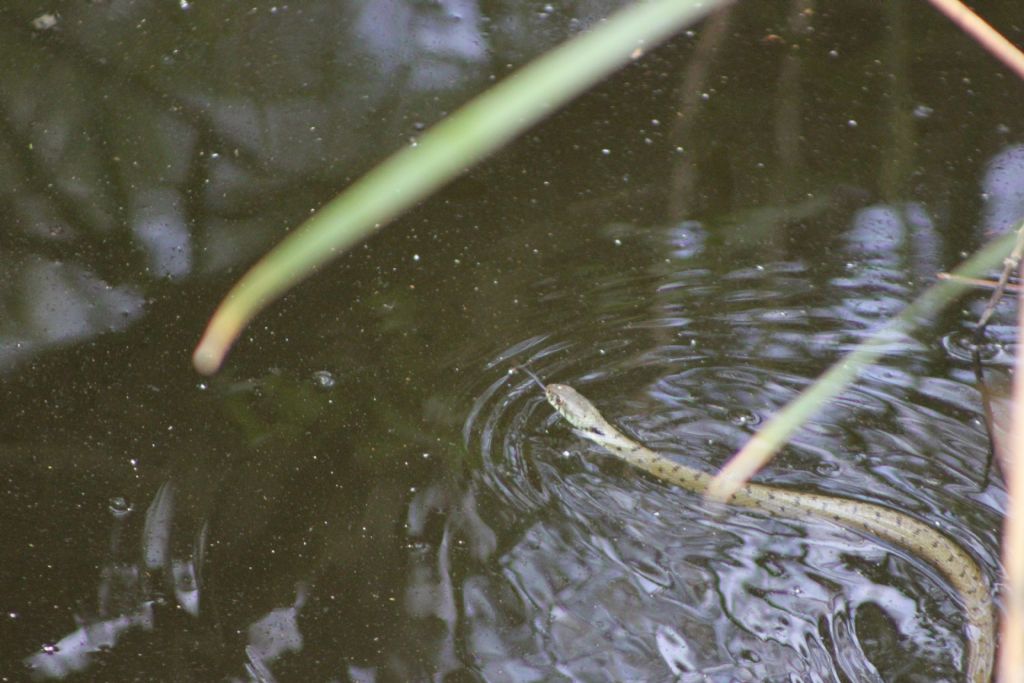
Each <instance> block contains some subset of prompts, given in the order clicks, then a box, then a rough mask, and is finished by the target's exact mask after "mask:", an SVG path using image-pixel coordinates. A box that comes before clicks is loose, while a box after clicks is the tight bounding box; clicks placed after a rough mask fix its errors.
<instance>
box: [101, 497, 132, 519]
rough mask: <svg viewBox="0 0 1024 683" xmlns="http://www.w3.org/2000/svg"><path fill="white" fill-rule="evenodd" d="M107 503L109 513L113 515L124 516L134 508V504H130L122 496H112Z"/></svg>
mask: <svg viewBox="0 0 1024 683" xmlns="http://www.w3.org/2000/svg"><path fill="white" fill-rule="evenodd" d="M107 505H108V506H109V508H110V513H111V514H112V515H114V517H124V516H126V515H128V514H130V513H131V511H132V510H134V509H135V506H134V505H132V504H131V502H130V501H129V500H128V499H127V498H125V497H124V496H113V497H112V498H111V499H110V500H109V501H107Z"/></svg>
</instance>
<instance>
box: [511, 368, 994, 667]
mask: <svg viewBox="0 0 1024 683" xmlns="http://www.w3.org/2000/svg"><path fill="white" fill-rule="evenodd" d="M522 369H523V370H524V371H526V372H527V373H528V374H529V375H530V376H531V377H533V379H534V380H535V381H536V382H537V383H538V384H540V386H541V388H543V389H544V395H545V397H546V398H547V400H548V402H549V403H550V404H551V405H552V407H553V408H554V409H555V410H556V411H557V412H558V414H559V415H561V416H562V417H563V418H565V420H566V421H567V422H569V424H571V425H572V426H573V427H574V428H575V429H576V431H577V432H578V433H579V434H580V435H581V436H583V437H584V438H586V439H589V440H590V441H592V442H594V443H595V444H597V445H598V446H600V447H601V448H603V449H605V450H606V451H608V452H610V453H611V454H612V455H615V456H616V457H618V458H621V459H622V460H624V461H626V462H627V463H629V464H630V465H633V466H635V467H638V468H640V469H642V470H644V471H646V472H649V473H650V474H653V475H654V476H656V477H658V478H659V479H661V480H663V481H666V482H668V483H670V484H675V485H676V486H680V487H682V488H684V489H688V490H690V491H693V492H696V493H703V492H704V490H705V489H706V488H707V486H708V484H709V483H710V481H711V475H710V474H708V473H707V472H703V471H701V470H698V469H694V468H692V467H687V466H686V465H682V464H679V463H678V462H676V461H675V460H673V459H672V458H670V457H668V456H665V455H662V454H660V453H656V452H655V451H652V450H650V449H649V448H647V447H645V446H643V445H642V444H639V443H637V442H636V441H634V440H632V439H630V438H629V437H627V436H626V435H625V434H623V433H622V432H620V431H619V430H618V429H616V428H615V427H614V426H612V424H611V423H610V422H608V420H606V419H605V418H604V416H603V415H601V413H600V411H598V409H597V408H595V407H594V404H592V403H591V402H590V401H589V400H587V399H586V398H585V397H584V396H583V395H582V394H580V393H579V392H578V391H576V390H575V389H573V388H572V387H570V386H567V385H565V384H547V385H545V384H544V383H543V382H541V381H540V379H539V378H538V377H537V376H536V375H534V374H533V373H532V372H529V370H526V368H522ZM729 502H730V503H731V504H733V505H738V506H741V507H745V508H751V509H754V510H760V511H763V512H766V513H768V514H772V515H779V516H784V517H789V518H795V519H800V518H804V517H815V518H819V519H824V520H828V521H830V522H835V523H838V524H841V525H844V526H846V527H848V528H851V529H854V530H857V531H861V532H864V533H866V534H870V535H872V536H875V537H877V538H880V539H882V540H884V541H888V542H890V543H893V544H895V545H898V546H900V547H901V548H904V549H905V550H907V551H908V552H910V553H912V554H913V555H915V556H917V557H920V558H923V559H924V560H927V562H928V563H929V564H931V565H932V566H933V567H935V568H936V569H938V570H939V572H941V573H942V575H943V576H944V577H946V579H947V580H948V581H949V582H950V583H951V584H952V585H953V587H954V588H955V589H956V592H957V594H958V595H959V598H960V602H961V603H962V606H963V609H964V613H965V614H966V617H967V623H966V625H965V631H966V640H967V661H966V665H967V666H966V668H967V672H966V673H967V680H968V681H969V682H970V683H990V682H991V679H992V666H993V659H994V656H995V642H996V636H995V608H994V606H993V603H992V597H991V593H990V590H989V586H988V581H987V580H986V578H985V575H984V573H983V572H982V570H981V568H980V567H979V566H978V563H977V562H975V561H974V558H972V557H971V556H970V555H969V554H968V553H967V551H966V550H964V549H963V548H962V547H961V546H960V545H959V544H957V543H956V542H954V541H953V540H952V539H950V538H949V537H948V536H946V535H945V534H943V533H941V532H939V531H937V530H935V529H934V528H932V527H931V526H929V525H927V524H925V523H924V522H921V521H919V520H917V519H915V518H913V517H911V516H909V515H907V514H905V513H903V512H897V511H896V510H891V509H889V508H886V507H882V506H881V505H875V504H873V503H865V502H861V501H856V500H852V499H849V498H841V497H838V496H828V495H821V494H814V493H804V492H801V491H794V490H791V489H785V488H776V487H774V486H766V485H764V484H748V485H746V486H744V487H743V488H741V489H740V490H739V491H738V492H737V493H736V494H735V495H734V496H733V498H732V499H731V500H730V501H729Z"/></svg>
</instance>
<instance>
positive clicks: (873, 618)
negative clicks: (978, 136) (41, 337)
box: [465, 209, 1001, 681]
mask: <svg viewBox="0 0 1024 683" xmlns="http://www.w3.org/2000/svg"><path fill="white" fill-rule="evenodd" d="M899 213H900V212H899V211H898V210H895V209H894V210H893V212H892V213H885V212H883V213H882V215H884V216H892V215H898V214H899ZM865 216H866V214H865ZM860 220H865V218H862V219H860ZM861 224H866V223H861V222H859V220H858V221H855V226H856V225H861ZM870 224H871V225H872V226H874V227H875V228H877V227H879V226H883V225H884V226H888V229H895V230H898V231H902V230H904V229H906V225H907V224H905V223H903V222H901V221H892V220H888V219H886V220H885V221H881V222H879V220H876V219H872V222H871V223H870ZM697 227H698V226H695V225H693V224H688V225H687V226H685V228H684V230H685V232H686V235H685V241H686V243H687V244H700V243H701V239H700V238H699V237H698V238H697V239H694V238H693V237H692V233H693V231H694V230H695V229H697ZM913 229H914V230H915V231H917V233H916V234H917V235H918V236H917V237H915V238H914V239H916V240H920V239H922V238H921V237H920V230H921V228H920V226H918V227H915V228H913ZM856 235H857V228H856V227H855V229H854V232H853V233H852V237H851V242H850V244H851V246H850V247H849V248H850V250H851V251H850V254H849V257H850V258H851V259H853V258H857V260H858V265H856V266H854V268H853V269H852V270H853V275H852V276H851V269H849V268H847V269H846V272H845V273H842V274H841V275H839V276H838V277H839V279H841V282H842V285H841V286H840V287H836V288H828V289H827V290H818V289H817V288H816V287H815V282H816V281H819V280H820V278H821V274H819V273H815V271H814V269H813V268H811V267H809V266H807V265H804V264H801V263H799V262H783V263H761V264H758V265H757V266H756V267H754V268H749V269H740V270H735V271H731V272H719V271H717V270H715V269H707V268H702V267H701V266H702V265H704V264H703V262H702V258H701V255H700V254H699V253H695V252H694V251H693V250H692V249H689V250H687V251H685V253H684V258H685V259H687V262H686V267H685V268H679V269H677V268H673V267H672V265H671V264H665V267H662V268H658V267H655V268H654V269H653V270H649V271H648V272H646V273H635V274H633V275H632V276H629V277H620V278H618V279H610V280H606V281H603V282H601V283H596V284H595V285H594V287H593V288H592V290H591V291H589V292H588V298H590V300H592V301H596V302H598V303H597V304H596V306H597V308H598V309H599V310H600V313H599V314H594V315H589V316H588V317H587V318H586V320H585V321H579V322H578V323H577V324H576V325H572V326H568V329H566V330H565V331H562V330H559V332H557V333H552V334H549V335H546V336H543V337H533V338H530V339H528V340H524V341H523V342H521V343H519V344H517V345H515V346H513V347H510V348H509V349H508V350H507V351H505V352H503V353H500V354H498V356H497V358H498V359H500V360H499V361H496V362H495V369H500V368H502V367H504V368H506V370H507V369H508V367H509V365H510V364H511V363H512V362H518V363H524V364H526V365H528V366H529V367H530V368H532V369H533V370H535V371H536V372H538V373H539V374H541V375H542V376H543V377H545V378H546V379H547V380H548V381H566V382H569V383H571V384H573V385H574V386H577V387H578V388H580V389H581V391H583V392H584V393H585V394H586V395H588V396H591V397H593V398H595V399H597V402H598V404H599V406H600V407H601V408H602V410H603V411H604V412H605V413H606V415H613V416H615V422H616V423H617V424H618V425H619V426H621V427H623V428H624V429H625V430H626V431H627V432H629V433H630V434H632V435H633V436H635V437H637V438H639V439H640V440H642V441H644V442H645V443H647V444H648V445H650V446H651V447H653V448H656V449H658V450H662V451H665V452H669V453H672V454H674V455H675V456H676V457H678V458H679V459H681V460H682V461H684V462H687V463H688V464H692V465H694V466H697V467H701V468H703V469H706V470H707V469H711V468H713V467H715V466H717V465H719V464H721V462H722V461H723V460H724V459H725V458H726V457H727V456H728V455H729V454H731V453H732V452H734V451H735V449H736V448H738V447H739V446H740V445H741V444H742V443H743V442H744V441H745V440H746V439H748V438H749V436H750V434H751V433H752V432H753V431H754V429H756V426H757V424H758V423H759V422H760V421H761V420H763V419H764V418H765V417H766V416H767V415H769V414H770V413H772V412H774V411H775V410H777V409H778V408H780V407H781V406H782V405H784V404H785V403H786V402H787V401H789V400H791V399H792V398H793V397H794V396H795V395H796V394H797V393H798V392H799V391H801V390H802V389H803V388H805V387H806V386H807V385H808V383H809V382H810V381H811V380H812V379H813V376H814V374H815V373H816V371H818V370H821V369H824V368H825V367H826V365H827V363H828V362H829V359H831V358H834V357H835V355H836V353H837V347H838V348H842V347H844V346H848V345H849V344H852V343H853V341H854V340H856V339H859V338H861V337H862V336H863V335H864V334H867V333H868V332H869V331H870V330H871V329H872V328H873V327H874V326H875V325H877V324H878V323H879V322H880V321H882V320H884V319H885V318H886V315H881V314H879V315H865V310H866V309H865V305H866V304H867V303H868V302H874V301H876V300H877V295H878V286H879V282H880V281H881V282H883V283H884V282H891V283H893V285H899V283H901V282H903V283H905V282H906V277H907V275H906V274H907V272H908V271H907V269H908V267H909V270H910V271H918V269H921V270H920V272H922V275H923V274H924V271H925V270H926V269H927V268H930V267H933V265H932V264H931V262H930V261H928V260H925V261H920V260H918V259H916V258H912V257H910V256H909V253H904V255H903V257H896V256H894V255H893V252H891V251H889V252H885V254H882V252H878V254H879V256H880V257H882V260H878V259H877V258H872V257H871V254H870V253H862V250H859V249H858V248H857V247H856V246H854V245H855V244H856V243H857V239H858V238H857V237H856ZM666 238H667V240H668V242H669V245H670V248H676V245H678V244H679V239H680V238H679V236H678V235H677V232H676V230H675V229H669V230H668V231H666ZM893 239H899V240H903V239H907V238H906V237H904V236H901V235H896V236H894V237H893ZM924 239H925V242H924V243H925V244H928V243H929V242H928V241H927V240H928V238H927V237H925V238H924ZM860 264H863V265H860ZM862 268H863V269H871V272H872V276H871V277H870V278H869V277H866V276H864V277H861V276H860V275H858V274H857V273H858V272H859V271H861V269H862ZM653 293H657V294H656V295H653V296H652V294H653ZM636 301H644V302H647V305H646V306H645V307H643V308H642V309H638V307H637V306H635V305H632V304H631V303H629V302H636ZM708 302H714V305H713V307H712V306H709V304H708ZM576 339H590V340H592V341H591V343H590V344H589V345H586V344H579V343H573V342H572V340H576ZM679 342H683V343H679ZM889 351H890V355H889V356H887V358H886V360H885V362H884V364H883V365H882V366H879V367H876V368H872V369H870V370H869V371H868V372H866V373H865V375H864V377H863V378H862V380H861V381H860V382H859V383H858V384H857V385H856V386H855V387H854V388H853V389H851V390H849V391H847V392H845V393H844V394H843V395H842V396H841V397H839V398H838V399H837V400H836V401H834V402H832V403H831V404H830V405H829V406H827V407H825V408H824V410H823V411H822V412H821V413H820V414H819V415H818V416H817V417H816V418H815V419H814V420H813V421H812V422H811V423H810V425H808V427H807V428H805V429H804V430H802V431H801V432H800V433H799V434H798V436H797V437H796V438H795V439H794V441H793V442H792V444H791V445H790V447H789V448H788V449H787V450H786V451H785V453H784V454H783V455H782V457H781V459H780V461H779V462H778V463H777V464H776V465H774V466H773V467H772V469H771V474H770V478H771V481H772V482H773V483H779V484H784V485H791V486H798V487H810V488H811V489H813V490H816V491H826V492H831V493H834V494H836V495H843V496H847V497H852V498H859V499H863V500H872V501H877V502H881V503H884V504H887V505H889V506H892V507H894V508H898V509H901V510H906V511H910V512H912V513H914V514H917V515H921V516H922V517H924V518H926V519H929V520H932V521H934V522H935V523H937V524H939V525H940V526H941V527H942V528H944V529H945V530H946V531H947V533H950V534H951V535H953V536H954V537H956V538H958V539H961V541H962V542H963V543H964V544H965V546H966V547H967V548H969V549H970V550H971V551H972V552H973V553H974V554H975V556H976V557H979V558H981V559H982V560H983V562H984V563H985V564H986V565H987V566H988V568H989V569H990V570H991V569H992V568H994V567H995V566H996V562H995V558H994V555H993V549H994V548H995V547H996V544H995V539H994V538H993V535H992V533H991V529H992V528H994V527H993V526H992V524H991V521H989V522H985V521H983V520H985V519H988V520H991V519H992V517H993V515H994V511H993V510H992V509H990V508H988V507H987V506H989V505H992V504H993V502H994V500H993V499H992V497H991V496H990V490H989V488H988V483H987V482H986V481H984V480H982V479H981V478H980V477H979V474H978V473H979V471H980V469H979V463H981V462H983V461H984V459H985V457H986V445H985V436H984V431H983V429H982V428H981V424H980V422H979V420H978V415H979V403H978V395H977V392H976V391H975V390H974V389H973V388H970V387H969V386H966V385H964V384H962V383H960V382H957V381H952V380H950V379H947V378H945V377H942V376H933V375H931V374H930V373H931V372H933V370H932V369H931V368H932V367H934V365H933V363H934V362H935V357H934V347H930V346H928V345H926V344H923V343H922V342H921V341H920V340H917V339H912V338H894V339H893V340H891V342H890V346H889ZM492 372H493V371H492ZM961 415H966V416H967V417H968V419H961V417H960V416H961ZM939 434H941V435H942V436H941V437H939V438H936V436H937V435H939ZM465 435H466V437H467V438H468V439H469V444H470V446H471V448H473V449H474V450H477V449H479V450H480V452H481V453H482V455H483V457H484V469H483V471H482V473H481V474H482V477H483V482H484V483H485V485H486V486H487V488H488V489H489V490H490V491H491V494H492V495H493V496H496V497H498V498H499V499H500V500H501V505H502V506H507V507H512V508H515V509H519V510H521V514H523V515H525V516H526V517H527V518H528V519H531V520H532V524H531V525H530V527H529V528H528V529H526V530H525V531H524V532H523V534H522V537H521V539H520V540H519V542H517V543H516V544H515V545H514V546H513V547H512V548H510V549H508V550H507V551H506V552H505V553H504V554H503V555H502V556H501V559H500V564H501V566H502V572H501V574H500V577H499V576H494V577H491V578H490V579H489V581H488V582H486V583H476V584H474V587H473V590H474V592H475V600H477V601H488V602H490V603H491V604H492V609H491V610H490V612H489V613H490V614H491V615H492V616H491V617H490V618H489V619H488V620H486V621H485V622H484V623H483V624H479V623H470V624H468V625H467V627H468V628H470V629H471V630H475V629H477V628H484V629H485V630H486V631H487V632H488V633H491V634H492V635H491V638H498V637H499V636H498V635H495V633H499V634H504V639H505V644H504V647H503V648H502V649H500V650H495V649H494V648H493V647H492V650H491V657H490V658H489V659H488V663H487V665H486V668H485V671H486V672H487V678H488V679H492V680H514V679H517V678H515V677H506V676H504V675H503V672H506V671H516V672H517V673H516V677H520V678H521V679H525V680H542V679H543V677H544V675H543V674H542V673H541V672H544V671H558V672H559V673H561V674H562V675H565V676H567V677H569V678H573V679H578V678H585V679H587V680H609V681H613V680H661V679H664V678H665V677H668V676H679V677H681V679H682V680H691V679H692V680H705V679H704V678H701V677H707V678H706V680H723V681H724V680H751V681H755V680H756V681H775V680H778V681H782V680H790V678H791V677H792V676H794V675H795V676H799V677H801V678H807V679H808V680H812V679H820V680H836V679H849V680H878V681H880V680H892V679H893V678H897V679H898V678H899V677H901V676H902V675H904V674H905V673H908V672H910V671H913V672H916V674H917V675H921V674H923V672H926V671H927V672H929V673H928V675H929V677H931V678H943V677H946V678H949V679H951V680H955V679H956V677H957V674H956V671H958V670H959V669H960V661H961V658H962V657H963V654H964V643H963V640H962V633H961V631H960V625H959V624H960V615H959V614H958V611H957V610H958V607H957V604H956V601H955V599H953V598H952V597H951V595H950V593H949V592H948V588H946V587H945V586H944V585H943V582H942V581H941V580H940V579H939V578H938V577H936V576H935V575H934V573H933V572H932V570H931V569H930V568H929V567H928V566H927V565H926V564H924V563H922V562H921V561H920V560H919V559H917V558H914V557H912V556H910V555H908V554H907V553H905V552H903V551H902V550H899V549H895V548H889V547H886V546H884V545H882V544H879V543H878V542H877V541H875V540H873V539H866V538H862V537H860V536H857V535H856V534H851V533H849V532H847V531H843V530H841V529H836V528H834V527H832V526H830V525H828V524H824V523H822V524H819V523H814V522H811V523H805V522H799V523H797V522H792V521H788V520H781V519H770V520H769V519H764V518H761V517H759V516H757V515H751V514H747V513H737V512H729V513H728V514H719V513H720V512H721V511H716V510H715V509H708V508H707V506H706V505H705V504H704V503H703V502H701V501H700V500H699V499H698V498H696V497H694V496H692V495H690V494H688V493H685V492H682V491H678V490H673V489H671V488H670V487H667V486H665V485H663V484H661V483H659V482H656V481H652V480H650V479H648V478H646V477H642V476H639V475H637V474H636V473H634V472H631V471H630V470H628V469H627V468H625V467H624V466H622V465H620V464H618V463H616V462H613V461H611V460H610V459H609V458H608V457H607V456H606V455H604V454H603V453H602V452H600V450H599V449H597V448H596V447H594V446H592V445H590V444H589V442H587V441H585V440H581V439H580V438H579V437H577V436H575V435H573V434H572V433H571V431H569V430H568V429H567V428H566V427H565V425H564V424H562V423H561V421H560V420H559V419H558V418H557V417H556V416H554V415H553V414H552V411H551V410H550V409H549V408H548V407H547V405H546V403H545V402H544V401H543V398H542V396H541V395H540V392H539V390H538V389H537V387H536V386H535V385H534V384H533V383H532V382H529V381H528V380H527V379H526V378H524V377H522V376H520V375H518V374H516V373H513V374H511V375H505V376H501V377H499V378H497V379H496V380H494V381H493V382H492V383H491V384H490V385H489V386H488V387H487V388H486V389H484V390H482V391H480V392H479V398H478V400H477V403H476V405H475V407H474V410H473V411H472V412H471V414H470V419H469V421H468V422H467V426H466V432H465ZM996 498H997V499H998V496H997V497H996ZM1000 505H1001V504H999V503H996V506H997V509H998V507H999V506H1000ZM966 525H971V526H970V527H967V526H966ZM505 583H508V584H510V585H507V586H506V585H504V584H505ZM508 590H511V592H512V594H513V595H515V596H516V598H515V599H516V600H517V603H518V607H517V608H516V610H515V612H516V613H522V616H521V619H522V621H515V620H512V621H508V619H510V617H509V616H508V615H507V613H506V612H507V611H503V612H502V615H503V618H499V617H498V615H497V614H496V612H497V610H496V608H495V607H494V605H497V604H499V603H500V604H502V605H504V604H507V602H508V600H509V599H510V598H509V597H508V595H507V591H508ZM478 611H479V610H478ZM523 629H526V631H523ZM612 643H614V647H610V646H609V645H610V644H612ZM908 657H910V661H908Z"/></svg>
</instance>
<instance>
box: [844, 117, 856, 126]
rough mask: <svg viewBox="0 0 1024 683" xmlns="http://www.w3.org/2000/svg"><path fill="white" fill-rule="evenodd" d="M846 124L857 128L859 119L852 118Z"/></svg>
mask: <svg viewBox="0 0 1024 683" xmlns="http://www.w3.org/2000/svg"><path fill="white" fill-rule="evenodd" d="M846 125H847V126H848V127H849V128H856V127H857V121H855V120H854V119H850V120H849V121H847V122H846Z"/></svg>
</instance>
